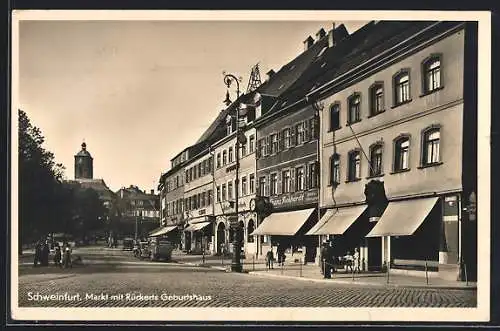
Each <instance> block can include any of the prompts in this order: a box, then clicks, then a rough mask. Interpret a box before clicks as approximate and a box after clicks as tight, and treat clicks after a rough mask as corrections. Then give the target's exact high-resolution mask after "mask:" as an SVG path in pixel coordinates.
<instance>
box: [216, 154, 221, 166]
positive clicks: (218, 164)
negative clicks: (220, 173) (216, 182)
mask: <svg viewBox="0 0 500 331" xmlns="http://www.w3.org/2000/svg"><path fill="white" fill-rule="evenodd" d="M220 167H221V164H220V153H217V169H218V168H220Z"/></svg>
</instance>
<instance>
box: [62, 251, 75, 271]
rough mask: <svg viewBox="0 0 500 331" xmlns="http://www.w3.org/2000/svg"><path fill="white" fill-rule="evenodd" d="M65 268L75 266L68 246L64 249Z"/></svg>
mask: <svg viewBox="0 0 500 331" xmlns="http://www.w3.org/2000/svg"><path fill="white" fill-rule="evenodd" d="M63 254H64V255H63V266H64V268H72V267H73V265H72V263H71V250H70V248H69V246H68V245H67V246H66V248H65V249H64V253H63Z"/></svg>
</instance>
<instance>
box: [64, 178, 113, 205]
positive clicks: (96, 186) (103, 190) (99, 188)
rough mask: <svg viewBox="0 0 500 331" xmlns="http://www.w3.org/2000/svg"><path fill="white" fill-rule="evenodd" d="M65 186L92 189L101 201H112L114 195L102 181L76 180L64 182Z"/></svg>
mask: <svg viewBox="0 0 500 331" xmlns="http://www.w3.org/2000/svg"><path fill="white" fill-rule="evenodd" d="M66 183H67V184H70V185H77V186H79V187H80V188H82V189H88V188H90V189H93V190H94V191H96V192H97V194H98V195H99V198H100V199H101V200H108V201H110V200H113V199H114V198H115V197H116V194H115V193H114V192H113V191H111V190H110V189H109V187H108V186H107V185H106V183H105V182H104V180H103V179H86V178H79V179H77V180H70V181H66Z"/></svg>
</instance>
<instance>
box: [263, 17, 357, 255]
mask: <svg viewBox="0 0 500 331" xmlns="http://www.w3.org/2000/svg"><path fill="white" fill-rule="evenodd" d="M347 35H348V34H347V31H346V29H345V27H344V26H343V25H341V26H339V27H337V28H335V27H334V28H333V29H332V30H330V31H329V32H328V33H326V32H325V31H324V29H321V30H320V31H319V32H318V33H317V39H316V41H314V39H312V38H311V37H309V38H307V39H306V41H305V46H306V50H305V51H304V52H303V53H302V54H300V55H299V56H298V57H297V58H296V59H294V60H293V61H292V62H290V63H289V64H287V65H286V66H284V67H283V68H282V70H280V72H278V73H276V74H275V76H277V75H279V74H281V75H283V77H282V79H281V81H285V82H287V86H286V87H284V86H282V85H283V83H281V85H276V84H274V86H266V85H264V86H263V87H262V88H261V89H260V90H259V91H260V93H261V94H262V95H264V98H265V97H266V96H267V98H270V97H269V96H274V97H272V102H268V103H267V104H273V106H272V107H271V108H267V109H266V107H265V106H263V109H262V111H261V112H262V114H261V116H259V117H258V118H257V120H256V121H255V127H256V129H257V151H256V158H257V178H256V187H257V194H258V195H259V196H265V197H269V202H270V203H271V205H272V209H273V210H272V214H271V215H269V216H267V217H266V218H265V219H264V220H263V221H262V222H259V224H260V226H259V227H258V228H257V230H256V231H255V232H254V234H256V235H260V236H261V242H262V246H263V247H264V248H263V251H264V254H265V252H267V250H269V249H272V247H273V246H279V247H282V248H283V249H286V251H287V253H288V254H290V255H291V256H293V257H294V258H298V259H303V261H304V262H314V261H315V257H316V255H317V254H316V253H317V247H318V240H317V238H314V237H310V236H306V235H305V234H306V232H307V230H308V229H310V228H311V227H312V226H313V225H314V224H315V223H316V222H317V221H318V216H319V214H318V210H317V206H318V190H319V163H318V160H317V159H318V131H319V128H318V122H319V118H318V114H317V112H316V111H315V110H314V108H313V106H312V105H311V104H309V103H307V102H300V99H301V98H302V97H303V95H304V94H305V93H307V92H308V89H304V87H305V86H308V85H310V84H311V82H309V81H303V79H302V78H301V77H302V76H303V75H305V74H306V73H307V72H308V71H309V70H310V69H309V68H310V66H311V65H312V64H313V63H315V62H318V61H320V60H321V59H322V57H323V54H324V53H325V52H327V51H328V50H329V49H333V48H336V47H337V45H336V44H337V43H339V42H340V41H342V40H343V39H345V38H346V37H347ZM293 68H300V71H298V72H295V76H294V77H287V76H289V72H291V71H293V70H294V69H293ZM295 70H296V69H295ZM281 90H284V91H283V93H281V92H280V91H281ZM298 91H300V92H298ZM297 101H299V102H298V103H297Z"/></svg>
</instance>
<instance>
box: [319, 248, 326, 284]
mask: <svg viewBox="0 0 500 331" xmlns="http://www.w3.org/2000/svg"><path fill="white" fill-rule="evenodd" d="M326 256H327V250H326V242H323V243H322V244H321V251H320V265H321V274H322V275H323V276H324V275H325V268H326Z"/></svg>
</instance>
